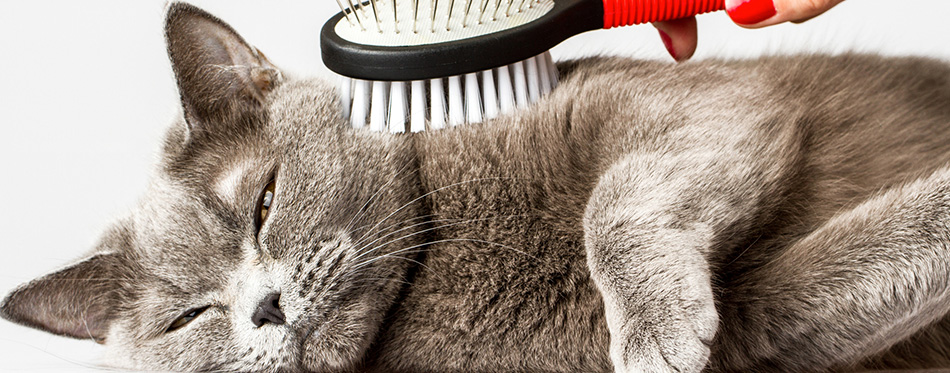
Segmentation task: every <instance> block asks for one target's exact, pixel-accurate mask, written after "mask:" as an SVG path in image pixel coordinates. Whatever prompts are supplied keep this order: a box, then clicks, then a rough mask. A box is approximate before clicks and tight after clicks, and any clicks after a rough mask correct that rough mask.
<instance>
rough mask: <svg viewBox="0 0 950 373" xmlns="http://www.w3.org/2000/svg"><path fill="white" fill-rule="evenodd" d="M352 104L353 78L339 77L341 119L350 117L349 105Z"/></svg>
mask: <svg viewBox="0 0 950 373" xmlns="http://www.w3.org/2000/svg"><path fill="white" fill-rule="evenodd" d="M351 105H353V80H352V79H350V78H347V77H345V76H341V77H340V109H341V110H342V114H343V119H350V106H351Z"/></svg>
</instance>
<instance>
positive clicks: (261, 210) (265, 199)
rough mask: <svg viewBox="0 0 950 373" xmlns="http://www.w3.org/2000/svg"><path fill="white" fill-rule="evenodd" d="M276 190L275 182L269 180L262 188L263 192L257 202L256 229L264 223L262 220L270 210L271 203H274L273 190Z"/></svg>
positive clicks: (265, 218)
mask: <svg viewBox="0 0 950 373" xmlns="http://www.w3.org/2000/svg"><path fill="white" fill-rule="evenodd" d="M276 190H277V182H276V181H275V180H271V182H270V183H267V186H266V187H265V188H264V191H263V193H261V197H260V199H259V201H258V203H257V215H256V220H257V222H256V223H257V224H256V225H257V229H261V226H262V225H264V221H265V220H267V215H268V213H269V212H270V207H271V204H273V203H274V192H275V191H276Z"/></svg>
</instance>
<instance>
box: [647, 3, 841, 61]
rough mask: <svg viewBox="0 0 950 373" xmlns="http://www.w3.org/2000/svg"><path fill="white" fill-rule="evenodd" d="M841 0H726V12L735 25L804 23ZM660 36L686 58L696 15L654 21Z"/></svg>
mask: <svg viewBox="0 0 950 373" xmlns="http://www.w3.org/2000/svg"><path fill="white" fill-rule="evenodd" d="M842 1H844V0H726V13H728V14H729V17H730V18H732V21H733V22H735V23H736V24H737V25H739V26H742V27H746V28H760V27H765V26H771V25H775V24H779V23H783V22H795V23H798V22H804V21H807V20H809V19H812V18H814V17H815V16H817V15H819V14H822V13H824V12H825V11H827V10H828V9H831V8H832V7H834V6H835V5H838V3H840V2H842ZM653 26H656V29H657V30H658V31H659V32H660V39H661V40H662V41H663V45H664V46H665V47H666V50H667V51H668V52H669V53H670V56H672V57H673V59H675V60H677V61H685V60H687V59H689V58H690V57H692V56H693V52H695V51H696V40H697V35H696V18H694V17H688V18H681V19H674V20H671V21H663V22H655V23H653Z"/></svg>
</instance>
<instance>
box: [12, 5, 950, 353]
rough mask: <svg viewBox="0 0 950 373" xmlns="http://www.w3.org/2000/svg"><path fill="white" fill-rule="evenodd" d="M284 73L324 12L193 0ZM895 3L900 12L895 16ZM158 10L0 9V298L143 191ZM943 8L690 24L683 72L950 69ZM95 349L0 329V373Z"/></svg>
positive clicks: (160, 96)
mask: <svg viewBox="0 0 950 373" xmlns="http://www.w3.org/2000/svg"><path fill="white" fill-rule="evenodd" d="M193 3H195V4H196V5H198V6H200V7H203V8H204V9H206V10H208V11H210V12H211V13H213V14H215V15H217V16H219V17H221V18H222V19H224V20H225V21H226V22H229V23H230V24H231V25H232V26H234V27H235V29H237V30H238V31H239V32H240V33H242V34H243V35H244V37H245V39H247V40H248V41H249V42H250V43H252V44H254V45H256V46H257V47H259V49H261V50H262V51H264V52H265V53H266V54H267V55H268V57H269V58H270V59H271V60H272V61H274V62H275V63H276V64H277V65H279V66H281V67H283V68H284V69H285V70H287V71H290V72H292V73H295V74H297V75H324V76H329V72H328V71H327V70H326V69H325V68H324V67H323V66H322V63H321V62H320V53H319V50H318V45H319V29H320V27H321V26H322V23H323V21H324V20H325V19H327V18H328V17H329V16H330V15H332V14H333V13H335V12H336V5H335V3H334V2H333V1H332V0H318V1H308V2H303V1H286V0H279V1H267V2H263V1H260V2H255V1H246V0H242V1H236V0H229V1H223V0H216V1H210V0H200V1H199V0H196V1H193ZM897 4H900V6H903V7H904V8H895V5H897ZM164 6H165V5H164V1H161V0H149V1H127V0H108V1H106V0H101V1H100V0H97V1H68V0H61V1H49V0H31V1H12V0H11V1H2V2H0V123H2V127H0V128H2V133H0V178H2V179H0V180H2V181H0V196H2V199H3V200H4V201H6V202H4V205H5V207H4V208H3V210H2V211H3V213H2V214H0V253H2V260H0V294H6V293H8V292H9V291H10V290H12V289H13V288H14V287H15V286H17V285H18V284H20V283H23V282H26V281H28V280H30V279H32V278H34V277H36V276H39V275H41V274H43V273H46V272H47V271H50V270H52V269H54V268H57V267H59V266H61V265H62V264H63V263H65V262H67V261H69V260H71V259H74V258H76V257H78V256H79V255H81V254H82V253H84V252H85V251H86V250H88V249H89V248H90V247H91V245H92V244H93V243H94V242H95V240H96V237H97V236H98V233H99V231H100V230H101V229H102V228H103V227H104V226H105V225H106V224H107V223H108V222H109V221H110V220H111V219H113V218H114V217H116V216H119V215H122V214H124V213H125V212H126V211H128V209H129V208H130V207H132V206H133V205H134V203H135V201H136V198H137V196H138V195H139V193H141V192H142V191H143V190H144V189H145V185H146V180H147V177H148V175H149V173H150V172H151V169H152V167H153V165H154V163H155V160H156V158H157V154H156V153H157V151H158V147H159V143H160V140H161V136H162V134H163V132H164V129H165V127H166V126H167V125H168V124H169V123H170V121H171V119H172V118H173V116H174V115H176V112H177V110H178V109H177V104H178V102H177V93H176V91H175V84H174V81H173V77H172V75H171V69H170V68H169V66H168V61H167V57H166V56H165V47H164V41H163V40H162V32H161V30H162V22H163V10H164ZM947 14H950V1H946V0H914V1H887V0H860V1H847V2H845V3H843V4H842V5H840V6H838V7H837V8H835V9H833V10H832V11H830V12H829V13H827V14H825V15H823V16H821V17H819V18H817V19H815V20H812V21H810V22H807V23H805V24H801V25H792V24H788V25H781V26H777V27H772V28H769V29H764V30H752V31H750V30H744V29H741V28H739V27H738V26H735V25H733V24H732V23H730V22H729V21H728V18H727V17H726V15H725V14H723V13H719V14H710V15H704V16H701V17H700V18H699V28H700V44H699V49H698V50H697V52H696V54H695V56H694V60H696V59H703V58H712V57H740V58H745V57H754V56H759V55H763V54H785V53H795V52H799V51H820V52H829V53H835V52H841V51H846V50H858V51H868V52H880V53H884V54H891V55H903V54H914V55H928V56H935V57H938V58H942V59H945V60H950V21H948V19H947V18H946V15H947ZM553 53H554V57H555V59H564V58H567V57H570V56H582V55H591V54H622V55H629V56H635V57H637V58H649V59H664V60H668V59H669V57H667V56H666V52H665V50H664V49H663V46H662V44H661V43H660V40H659V38H658V37H657V36H656V31H655V30H654V29H653V28H652V27H649V26H638V27H632V28H625V29H615V30H610V31H596V32H591V33H587V34H584V35H580V36H577V37H574V38H572V39H570V40H568V41H566V42H564V43H562V44H561V45H560V46H558V47H556V48H555V49H554V51H553ZM100 353H101V347H99V346H98V345H96V344H95V343H92V342H87V341H74V340H69V339H65V338H59V337H53V336H50V335H47V334H45V333H41V332H37V331H33V330H30V329H27V328H23V327H19V326H15V325H13V324H11V323H8V322H2V321H0V370H3V371H77V370H88V369H92V368H91V367H92V366H93V364H95V363H96V361H97V357H98V355H99V354H100Z"/></svg>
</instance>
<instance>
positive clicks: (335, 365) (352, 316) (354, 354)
mask: <svg viewBox="0 0 950 373" xmlns="http://www.w3.org/2000/svg"><path fill="white" fill-rule="evenodd" d="M375 311H376V310H375V309H374V307H371V306H370V305H369V304H366V303H365V302H360V303H357V304H351V305H348V306H345V307H343V309H337V310H336V312H333V313H332V316H330V318H328V319H325V320H324V321H323V322H321V323H320V325H317V326H316V327H315V328H312V329H310V330H309V331H308V332H306V333H305V334H304V335H302V336H301V344H302V346H301V349H302V350H301V353H300V359H299V364H300V366H301V368H302V369H305V370H307V371H313V372H328V371H329V372H336V371H352V370H354V369H355V368H357V367H358V365H359V363H360V361H362V359H363V357H364V355H365V354H366V351H367V350H368V349H369V346H370V344H371V343H372V341H373V337H374V336H375V334H376V329H377V328H376V325H378V324H379V321H380V320H378V318H377V317H374V315H375V314H376V313H377V312H375Z"/></svg>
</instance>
